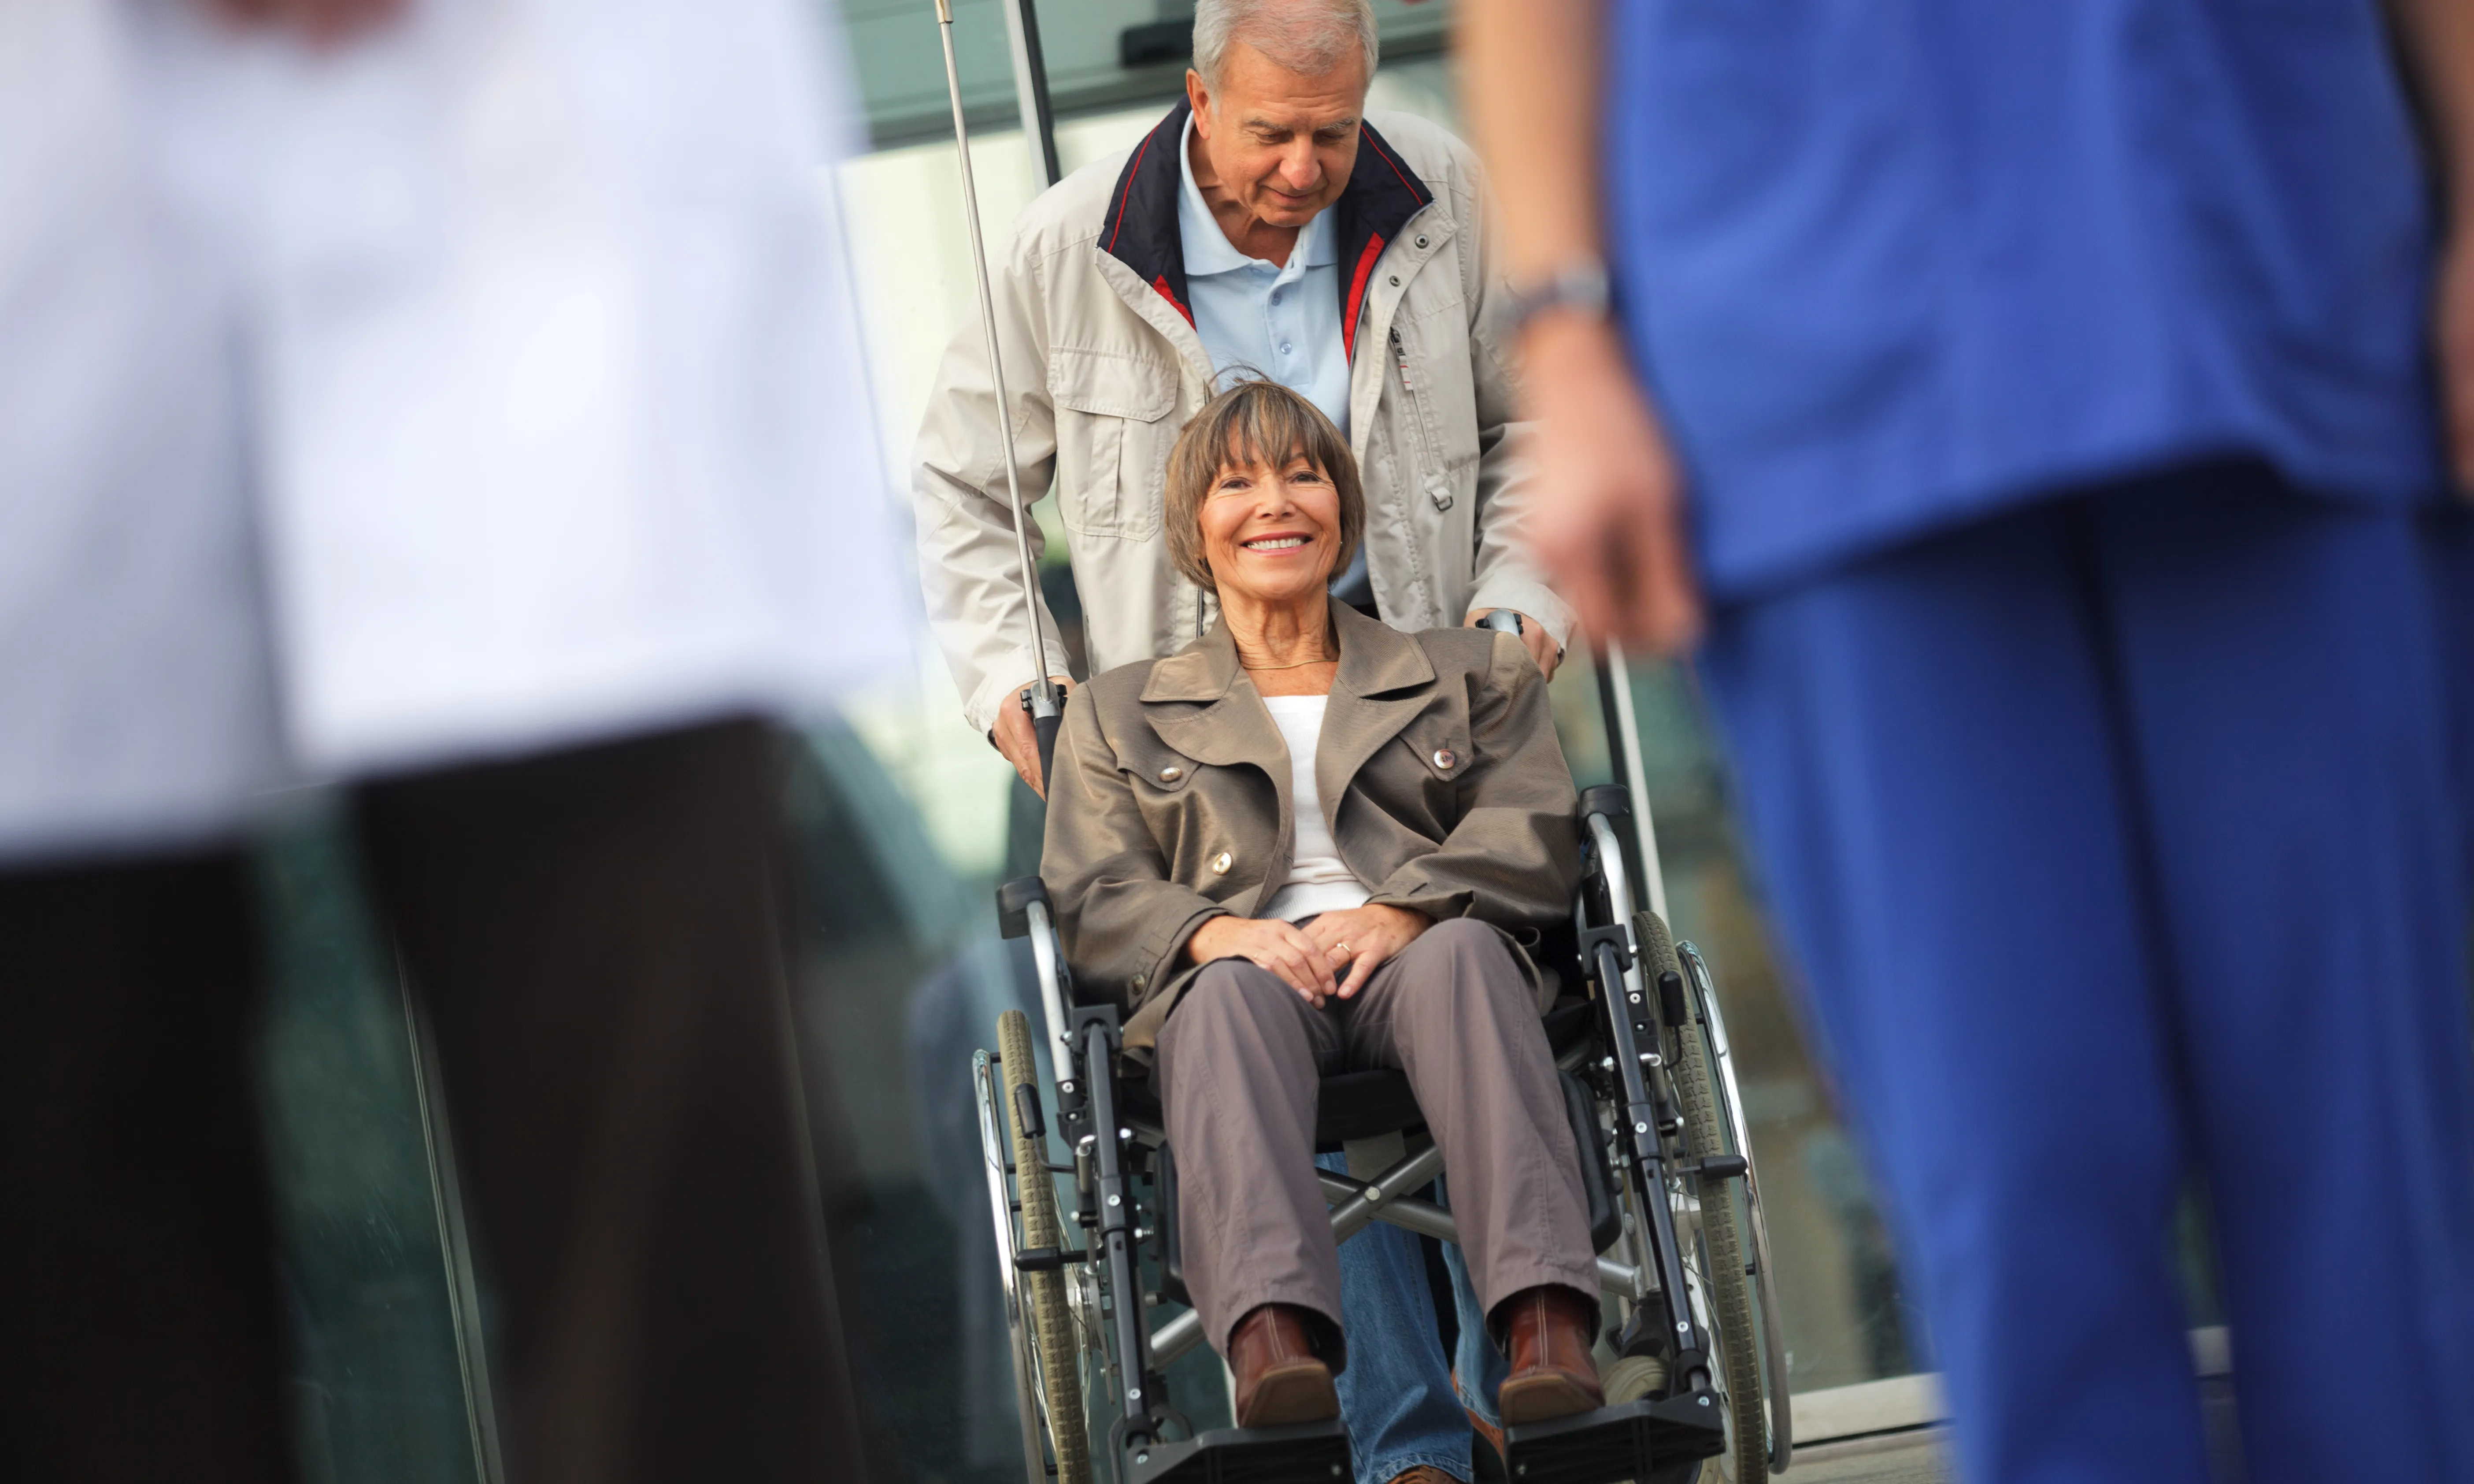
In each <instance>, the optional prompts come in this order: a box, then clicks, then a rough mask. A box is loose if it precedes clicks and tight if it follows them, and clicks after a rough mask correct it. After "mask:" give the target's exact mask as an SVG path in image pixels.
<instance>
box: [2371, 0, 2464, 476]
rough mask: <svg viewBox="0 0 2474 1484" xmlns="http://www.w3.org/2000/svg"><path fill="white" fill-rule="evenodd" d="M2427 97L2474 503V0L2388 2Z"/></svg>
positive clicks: (2440, 339) (2452, 447) (2442, 292)
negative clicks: (2443, 214) (2442, 209)
mask: <svg viewBox="0 0 2474 1484" xmlns="http://www.w3.org/2000/svg"><path fill="white" fill-rule="evenodd" d="M2389 13H2390V14H2391V15H2392V16H2393V17H2394V18H2395V21H2396V29H2397V32H2398V36H2399V38H2400V39H2401V40H2402V41H2403V43H2404V51H2405V55H2406V59H2407V62H2408V64H2409V65H2410V66H2411V67H2412V68H2413V80H2414V83H2415V85H2416V88H2417V91H2418V92H2419V93H2420V95H2421V99H2422V106H2423V112H2424V116H2425V119H2426V121H2427V123H2428V126H2429V129H2430V132H2431V138H2432V143H2433V145H2434V146H2435V147H2436V149H2437V151H2438V158H2437V159H2436V160H2435V163H2436V164H2437V165H2438V168H2439V171H2440V185H2441V187H2442V189H2441V197H2442V199H2443V200H2444V201H2445V202H2446V203H2447V208H2448V221H2447V232H2446V235H2445V237H2444V238H2443V241H2444V243H2445V246H2444V247H2443V249H2442V254H2441V257H2440V260H2439V280H2438V284H2437V285H2436V292H2435V293H2434V294H2433V295H2432V319H2433V323H2432V348H2433V351H2434V353H2435V354H2436V355H2437V356H2438V363H2439V375H2440V385H2439V403H2440V413H2441V418H2442V422H2443V425H2444V426H2446V427H2447V429H2448V452H2449V467H2450V468H2451V470H2453V471H2454V472H2455V474H2456V475H2457V492H2458V494H2459V495H2460V496H2461V497H2462V498H2464V499H2469V500H2474V4H2469V3H2467V0H2389Z"/></svg>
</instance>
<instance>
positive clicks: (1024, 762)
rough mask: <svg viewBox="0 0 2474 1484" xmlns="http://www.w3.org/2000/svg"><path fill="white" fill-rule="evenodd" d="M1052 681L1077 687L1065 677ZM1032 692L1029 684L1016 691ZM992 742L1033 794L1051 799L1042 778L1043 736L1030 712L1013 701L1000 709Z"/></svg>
mask: <svg viewBox="0 0 2474 1484" xmlns="http://www.w3.org/2000/svg"><path fill="white" fill-rule="evenodd" d="M1048 678H1050V679H1051V680H1054V681H1055V682H1056V683H1057V684H1058V685H1060V686H1067V685H1072V684H1073V683H1074V682H1073V681H1072V680H1071V679H1070V678H1068V677H1066V676H1064V675H1051V676H1049V677H1048ZM1030 689H1031V682H1030V681H1028V680H1026V681H1024V682H1023V683H1022V684H1020V685H1018V686H1015V687H1014V688H1013V690H1014V693H1015V694H1016V695H1020V694H1021V693H1023V692H1025V691H1028V690H1030ZM988 741H989V742H992V743H994V744H995V746H996V749H997V750H998V751H999V752H1002V753H1004V754H1005V760H1006V761H1007V762H1008V763H1010V764H1012V765H1013V770H1014V772H1015V774H1016V775H1017V776H1019V777H1020V778H1021V779H1022V781H1023V782H1025V783H1027V784H1029V785H1031V792H1033V793H1036V794H1038V795H1039V796H1040V797H1041V798H1046V797H1048V780H1047V779H1045V778H1042V777H1040V776H1039V734H1038V733H1036V732H1034V731H1032V730H1031V713H1030V712H1028V711H1025V710H1023V709H1022V707H1021V706H1020V705H1018V704H1016V703H1015V702H1013V701H1010V700H1009V701H1007V702H1006V703H1005V704H1004V705H1003V706H1000V707H998V708H997V724H996V725H995V726H994V727H993V728H991V729H990V730H989V732H988Z"/></svg>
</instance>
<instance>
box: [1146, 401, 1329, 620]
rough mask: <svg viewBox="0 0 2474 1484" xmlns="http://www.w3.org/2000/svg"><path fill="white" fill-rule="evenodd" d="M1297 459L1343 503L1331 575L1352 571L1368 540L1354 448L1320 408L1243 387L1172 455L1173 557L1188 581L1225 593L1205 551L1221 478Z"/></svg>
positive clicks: (1185, 435) (1200, 417)
mask: <svg viewBox="0 0 2474 1484" xmlns="http://www.w3.org/2000/svg"><path fill="white" fill-rule="evenodd" d="M1298 454H1303V455H1304V456H1305V458H1306V460H1307V461H1308V462H1309V463H1312V464H1313V465H1314V466H1315V467H1316V468H1317V469H1320V470H1322V473H1323V477H1325V478H1327V479H1329V480H1330V481H1331V487H1332V489H1333V490H1334V491H1336V492H1337V493H1338V494H1339V496H1340V554H1339V555H1338V556H1337V557H1335V558H1333V560H1332V564H1331V571H1332V575H1334V576H1338V575H1339V574H1340V573H1342V572H1346V571H1347V570H1348V562H1349V558H1351V557H1352V556H1354V555H1356V554H1357V543H1358V542H1359V541H1360V540H1361V539H1363V538H1364V536H1365V535H1366V494H1365V492H1364V490H1362V489H1361V488H1360V487H1359V485H1358V480H1357V460H1356V458H1355V457H1353V456H1352V455H1351V454H1350V453H1349V451H1348V441H1347V440H1346V439H1345V438H1343V437H1341V436H1340V429H1339V428H1337V427H1334V426H1331V419H1329V418H1327V417H1324V416H1323V415H1322V408H1321V407H1318V406H1316V405H1315V404H1314V403H1313V402H1310V401H1306V400H1305V399H1304V398H1303V397H1300V396H1298V394H1297V393H1295V392H1293V391H1291V390H1289V389H1288V388H1287V387H1285V386H1282V385H1281V384H1280V383H1278V382H1277V381H1240V382H1238V383H1237V384H1236V385H1235V386H1232V387H1230V388H1229V389H1228V390H1226V391H1225V392H1223V393H1221V394H1220V395H1219V396H1217V397H1214V398H1213V399H1211V401H1207V402H1205V403H1203V406H1202V410H1201V412H1198V413H1196V414H1195V415H1194V421H1193V422H1191V423H1188V424H1186V425H1185V431H1183V432H1181V433H1179V434H1177V437H1176V450H1174V451H1173V452H1171V453H1170V454H1169V456H1168V499H1167V508H1166V510H1165V511H1164V512H1163V517H1164V519H1165V520H1166V521H1167V523H1168V554H1169V557H1170V559H1171V560H1173V561H1175V562H1176V570H1177V571H1178V572H1183V573H1184V574H1185V576H1186V579H1187V580H1188V581H1190V582H1192V583H1194V584H1195V585H1196V586H1197V587H1202V588H1209V589H1211V590H1212V591H1213V592H1215V593H1216V592H1218V591H1219V590H1220V585H1219V584H1218V583H1217V582H1215V581H1214V580H1212V576H1211V561H1210V559H1209V558H1208V557H1206V556H1205V555H1204V554H1203V551H1202V502H1203V500H1204V499H1208V498H1209V497H1210V494H1211V486H1212V484H1213V483H1214V481H1216V480H1217V479H1218V478H1219V477H1220V472H1221V471H1222V470H1224V469H1225V468H1227V467H1228V466H1229V465H1230V464H1232V463H1236V462H1239V461H1244V462H1248V463H1261V464H1277V463H1280V462H1283V461H1285V460H1287V459H1288V458H1290V457H1292V456H1294V455H1298Z"/></svg>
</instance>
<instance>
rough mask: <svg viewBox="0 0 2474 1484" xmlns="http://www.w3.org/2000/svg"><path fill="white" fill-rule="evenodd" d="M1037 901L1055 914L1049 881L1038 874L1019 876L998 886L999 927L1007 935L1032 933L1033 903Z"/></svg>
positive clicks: (1024, 935)
mask: <svg viewBox="0 0 2474 1484" xmlns="http://www.w3.org/2000/svg"><path fill="white" fill-rule="evenodd" d="M1033 902H1036V903H1038V904H1039V905H1040V906H1042V907H1045V908H1048V909H1049V911H1050V912H1051V913H1052V914H1053V913H1054V912H1055V907H1054V906H1052V905H1051V904H1050V902H1049V900H1048V883H1046V882H1044V881H1042V880H1040V879H1039V878H1038V877H1036V876H1017V877H1015V878H1014V879H1013V880H1011V881H1008V882H1007V883H1005V884H1004V885H1002V886H1000V887H998V888H997V927H998V929H999V930H1000V931H1001V932H1003V933H1004V935H1005V936H1006V937H1029V936H1030V935H1031V904H1032V903H1033Z"/></svg>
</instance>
